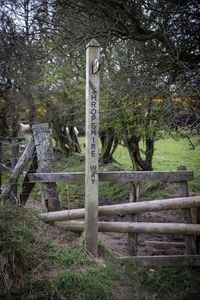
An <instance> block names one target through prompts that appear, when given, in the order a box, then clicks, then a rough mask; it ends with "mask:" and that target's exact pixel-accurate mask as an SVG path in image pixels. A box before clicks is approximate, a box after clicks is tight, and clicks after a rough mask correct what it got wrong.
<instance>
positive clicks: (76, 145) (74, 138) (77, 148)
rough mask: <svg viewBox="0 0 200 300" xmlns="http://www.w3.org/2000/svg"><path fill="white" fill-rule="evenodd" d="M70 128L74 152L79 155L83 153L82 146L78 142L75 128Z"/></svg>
mask: <svg viewBox="0 0 200 300" xmlns="http://www.w3.org/2000/svg"><path fill="white" fill-rule="evenodd" d="M68 128H69V136H70V142H71V147H72V148H73V151H74V152H77V153H81V146H80V144H79V142H78V138H77V135H76V133H75V130H74V126H69V127H68Z"/></svg>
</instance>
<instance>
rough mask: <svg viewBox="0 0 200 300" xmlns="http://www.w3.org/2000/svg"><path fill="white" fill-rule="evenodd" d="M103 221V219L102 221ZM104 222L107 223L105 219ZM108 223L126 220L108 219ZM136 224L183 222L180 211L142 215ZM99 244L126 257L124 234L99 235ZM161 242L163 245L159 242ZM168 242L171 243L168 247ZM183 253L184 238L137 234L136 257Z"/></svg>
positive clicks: (124, 219) (125, 235)
mask: <svg viewBox="0 0 200 300" xmlns="http://www.w3.org/2000/svg"><path fill="white" fill-rule="evenodd" d="M104 220H105V219H104ZM105 221H109V219H108V218H107V219H106V220H105ZM110 221H121V222H123V221H126V218H118V219H117V218H110ZM138 222H170V223H178V222H181V223H183V222H184V217H183V216H182V214H181V211H161V212H158V213H157V212H154V213H153V212H149V213H143V214H140V215H139V216H138ZM99 240H100V242H101V243H102V244H103V245H105V246H106V247H108V248H109V249H110V250H112V251H113V252H114V253H115V254H116V255H118V256H126V255H128V247H127V240H128V239H127V234H126V233H110V232H109V233H99ZM161 241H163V242H164V244H161V243H159V242H161ZM168 242H170V243H173V244H171V245H170V246H169V244H168ZM184 253H185V245H184V236H181V235H166V234H165V235H164V234H146V233H143V234H138V255H179V254H184Z"/></svg>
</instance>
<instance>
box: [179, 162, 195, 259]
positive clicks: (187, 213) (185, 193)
mask: <svg viewBox="0 0 200 300" xmlns="http://www.w3.org/2000/svg"><path fill="white" fill-rule="evenodd" d="M177 170H178V171H181V170H182V171H186V167H185V166H178V167H177ZM179 193H180V197H189V189H188V183H187V181H180V182H179ZM183 211H184V218H185V220H186V221H187V223H190V224H191V223H193V221H192V214H191V209H189V208H185V209H183ZM185 242H186V252H187V254H196V253H197V251H196V243H195V237H194V236H186V238H185Z"/></svg>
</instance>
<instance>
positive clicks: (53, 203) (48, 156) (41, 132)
mask: <svg viewBox="0 0 200 300" xmlns="http://www.w3.org/2000/svg"><path fill="white" fill-rule="evenodd" d="M32 130H33V135H34V139H35V146H36V151H37V158H38V172H41V173H43V172H49V173H51V172H53V146H52V138H51V134H50V131H49V125H48V123H44V124H35V125H33V126H32ZM41 185H42V203H43V209H44V210H47V211H56V210H60V209H61V206H60V201H59V197H58V193H57V189H56V183H45V182H44V183H42V184H41Z"/></svg>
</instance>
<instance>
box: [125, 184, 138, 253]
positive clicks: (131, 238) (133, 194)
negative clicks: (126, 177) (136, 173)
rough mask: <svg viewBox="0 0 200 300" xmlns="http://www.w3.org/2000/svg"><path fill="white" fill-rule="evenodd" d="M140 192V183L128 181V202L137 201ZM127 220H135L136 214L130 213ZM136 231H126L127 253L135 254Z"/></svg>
mask: <svg viewBox="0 0 200 300" xmlns="http://www.w3.org/2000/svg"><path fill="white" fill-rule="evenodd" d="M139 194H140V185H139V183H135V182H131V183H130V194H129V202H138V200H139ZM129 222H137V214H132V215H130V216H129ZM137 237H138V234H137V233H132V232H131V233H128V251H129V255H131V256H136V255H137Z"/></svg>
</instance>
